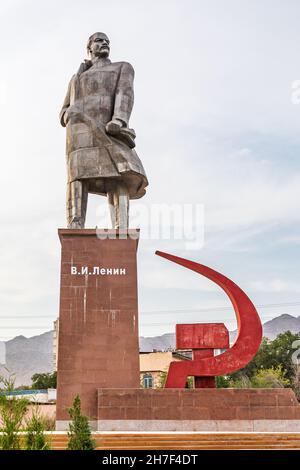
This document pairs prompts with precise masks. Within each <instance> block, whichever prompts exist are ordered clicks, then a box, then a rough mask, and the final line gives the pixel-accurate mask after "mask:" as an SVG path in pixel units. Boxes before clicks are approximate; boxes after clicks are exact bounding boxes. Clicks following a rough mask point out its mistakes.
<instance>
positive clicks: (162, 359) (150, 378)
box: [140, 351, 190, 388]
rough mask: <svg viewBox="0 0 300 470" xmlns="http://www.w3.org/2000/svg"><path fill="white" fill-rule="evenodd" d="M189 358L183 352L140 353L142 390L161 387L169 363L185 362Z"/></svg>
mask: <svg viewBox="0 0 300 470" xmlns="http://www.w3.org/2000/svg"><path fill="white" fill-rule="evenodd" d="M189 359H190V356H189V355H188V354H186V353H185V352H180V353H179V352H177V351H175V352H172V351H152V352H140V381H141V386H142V387H143V388H159V387H162V386H163V384H164V382H165V379H166V375H167V372H168V370H169V366H170V363H171V362H173V361H186V360H189Z"/></svg>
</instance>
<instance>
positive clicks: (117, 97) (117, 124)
mask: <svg viewBox="0 0 300 470" xmlns="http://www.w3.org/2000/svg"><path fill="white" fill-rule="evenodd" d="M87 52H88V56H89V59H87V60H85V61H84V62H83V63H82V64H81V65H80V67H79V70H78V72H77V73H76V74H75V75H74V76H73V77H72V79H71V81H70V84H69V88H68V92H67V96H66V98H65V101H64V103H63V107H62V110H61V112H60V122H61V125H62V126H64V127H66V129H67V171H68V182H67V222H68V228H84V225H85V216H86V208H87V199H88V193H93V194H100V195H103V196H107V199H108V204H109V208H110V215H111V220H112V226H113V228H115V229H127V228H128V214H129V199H138V198H140V197H142V196H144V194H145V192H146V191H145V188H146V186H147V185H148V180H147V177H146V174H145V171H144V168H143V165H142V163H141V161H140V159H139V157H138V155H137V154H136V152H135V150H134V147H135V141H134V140H135V132H134V130H133V129H130V128H129V127H128V125H129V118H130V115H131V111H132V107H133V79H134V70H133V67H132V66H131V65H130V64H129V63H127V62H111V61H110V59H109V52H110V43H109V39H108V37H107V36H106V34H104V33H95V34H93V35H92V36H91V37H90V38H89V40H88V44H87Z"/></svg>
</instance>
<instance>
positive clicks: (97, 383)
mask: <svg viewBox="0 0 300 470" xmlns="http://www.w3.org/2000/svg"><path fill="white" fill-rule="evenodd" d="M58 232H59V238H60V241H61V284H60V311H59V336H58V338H59V339H58V364H57V411H56V420H57V421H56V424H57V429H58V430H64V429H66V428H67V427H68V420H69V419H70V418H69V415H68V412H67V408H69V407H70V406H71V404H72V401H73V399H74V397H75V396H76V395H77V394H78V395H80V398H81V407H82V411H83V413H84V414H86V415H87V416H88V417H89V419H90V421H91V422H92V424H93V422H94V423H95V425H96V422H97V389H99V388H102V389H103V388H119V387H122V388H124V387H125V388H138V387H139V346H138V302H137V266H136V252H137V245H138V231H136V230H129V231H128V232H127V237H126V233H124V232H123V233H120V232H116V231H115V230H97V232H96V230H88V229H82V230H79V229H78V230H72V229H60V230H59V231H58ZM105 235H107V236H110V237H114V238H108V237H106V238H103V237H105ZM125 237H126V238H125Z"/></svg>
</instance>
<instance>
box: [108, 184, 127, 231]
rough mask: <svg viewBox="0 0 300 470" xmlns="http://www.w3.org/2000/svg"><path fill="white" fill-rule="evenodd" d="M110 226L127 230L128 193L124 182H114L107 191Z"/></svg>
mask: <svg viewBox="0 0 300 470" xmlns="http://www.w3.org/2000/svg"><path fill="white" fill-rule="evenodd" d="M107 199H108V204H109V210H110V217H111V223H112V227H113V228H114V229H122V230H127V229H128V225H129V193H128V189H127V186H126V184H124V183H122V182H116V183H115V184H114V185H113V186H112V187H111V189H110V190H109V191H108V192H107Z"/></svg>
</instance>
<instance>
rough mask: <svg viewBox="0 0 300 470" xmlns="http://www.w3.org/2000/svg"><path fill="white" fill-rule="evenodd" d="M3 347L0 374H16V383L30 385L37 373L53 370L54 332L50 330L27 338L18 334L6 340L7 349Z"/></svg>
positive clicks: (17, 384)
mask: <svg viewBox="0 0 300 470" xmlns="http://www.w3.org/2000/svg"><path fill="white" fill-rule="evenodd" d="M3 343H4V342H2V347H1V352H2V353H1V361H0V362H1V364H0V375H2V376H7V374H8V372H7V369H8V370H9V371H10V373H12V372H13V373H14V374H16V381H15V385H16V386H17V387H18V386H19V385H30V384H31V377H32V375H33V374H35V373H42V372H52V370H53V355H52V351H53V332H52V331H48V332H47V333H43V334H41V335H38V336H33V337H31V338H25V336H16V337H15V338H13V339H11V340H9V341H6V342H5V343H4V344H5V351H3Z"/></svg>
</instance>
